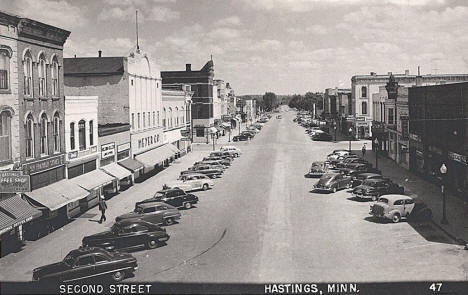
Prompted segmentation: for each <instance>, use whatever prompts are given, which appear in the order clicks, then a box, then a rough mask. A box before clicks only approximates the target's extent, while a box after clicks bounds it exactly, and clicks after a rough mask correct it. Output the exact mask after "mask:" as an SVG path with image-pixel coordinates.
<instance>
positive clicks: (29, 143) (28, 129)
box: [25, 114, 34, 158]
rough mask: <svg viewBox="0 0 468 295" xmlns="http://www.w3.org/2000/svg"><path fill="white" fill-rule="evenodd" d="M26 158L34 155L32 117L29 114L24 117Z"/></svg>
mask: <svg viewBox="0 0 468 295" xmlns="http://www.w3.org/2000/svg"><path fill="white" fill-rule="evenodd" d="M25 135H26V158H33V157H34V119H33V116H32V115H31V114H29V115H28V117H27V118H26V125H25Z"/></svg>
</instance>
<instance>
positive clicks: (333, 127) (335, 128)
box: [333, 125, 336, 141]
mask: <svg viewBox="0 0 468 295" xmlns="http://www.w3.org/2000/svg"><path fill="white" fill-rule="evenodd" d="M333 129H335V141H336V125H335V126H334V127H333Z"/></svg>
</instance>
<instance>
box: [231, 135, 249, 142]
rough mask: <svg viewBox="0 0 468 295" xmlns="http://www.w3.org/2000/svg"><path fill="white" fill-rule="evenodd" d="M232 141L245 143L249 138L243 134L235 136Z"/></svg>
mask: <svg viewBox="0 0 468 295" xmlns="http://www.w3.org/2000/svg"><path fill="white" fill-rule="evenodd" d="M232 140H233V141H247V140H249V137H248V136H247V135H245V134H240V135H236V136H234V137H233V138H232Z"/></svg>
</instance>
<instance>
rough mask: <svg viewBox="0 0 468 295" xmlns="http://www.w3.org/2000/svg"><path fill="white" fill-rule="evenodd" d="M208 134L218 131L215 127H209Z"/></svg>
mask: <svg viewBox="0 0 468 295" xmlns="http://www.w3.org/2000/svg"><path fill="white" fill-rule="evenodd" d="M209 130H210V133H216V132H218V129H216V128H215V127H210V129H209Z"/></svg>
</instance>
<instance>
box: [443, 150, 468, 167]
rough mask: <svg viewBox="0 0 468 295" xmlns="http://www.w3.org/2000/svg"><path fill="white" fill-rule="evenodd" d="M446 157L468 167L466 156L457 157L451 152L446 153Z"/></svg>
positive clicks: (457, 155)
mask: <svg viewBox="0 0 468 295" xmlns="http://www.w3.org/2000/svg"><path fill="white" fill-rule="evenodd" d="M448 156H449V158H450V159H452V160H454V161H457V162H460V163H462V164H463V165H468V162H467V161H466V156H463V155H459V154H457V153H452V152H448Z"/></svg>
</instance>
